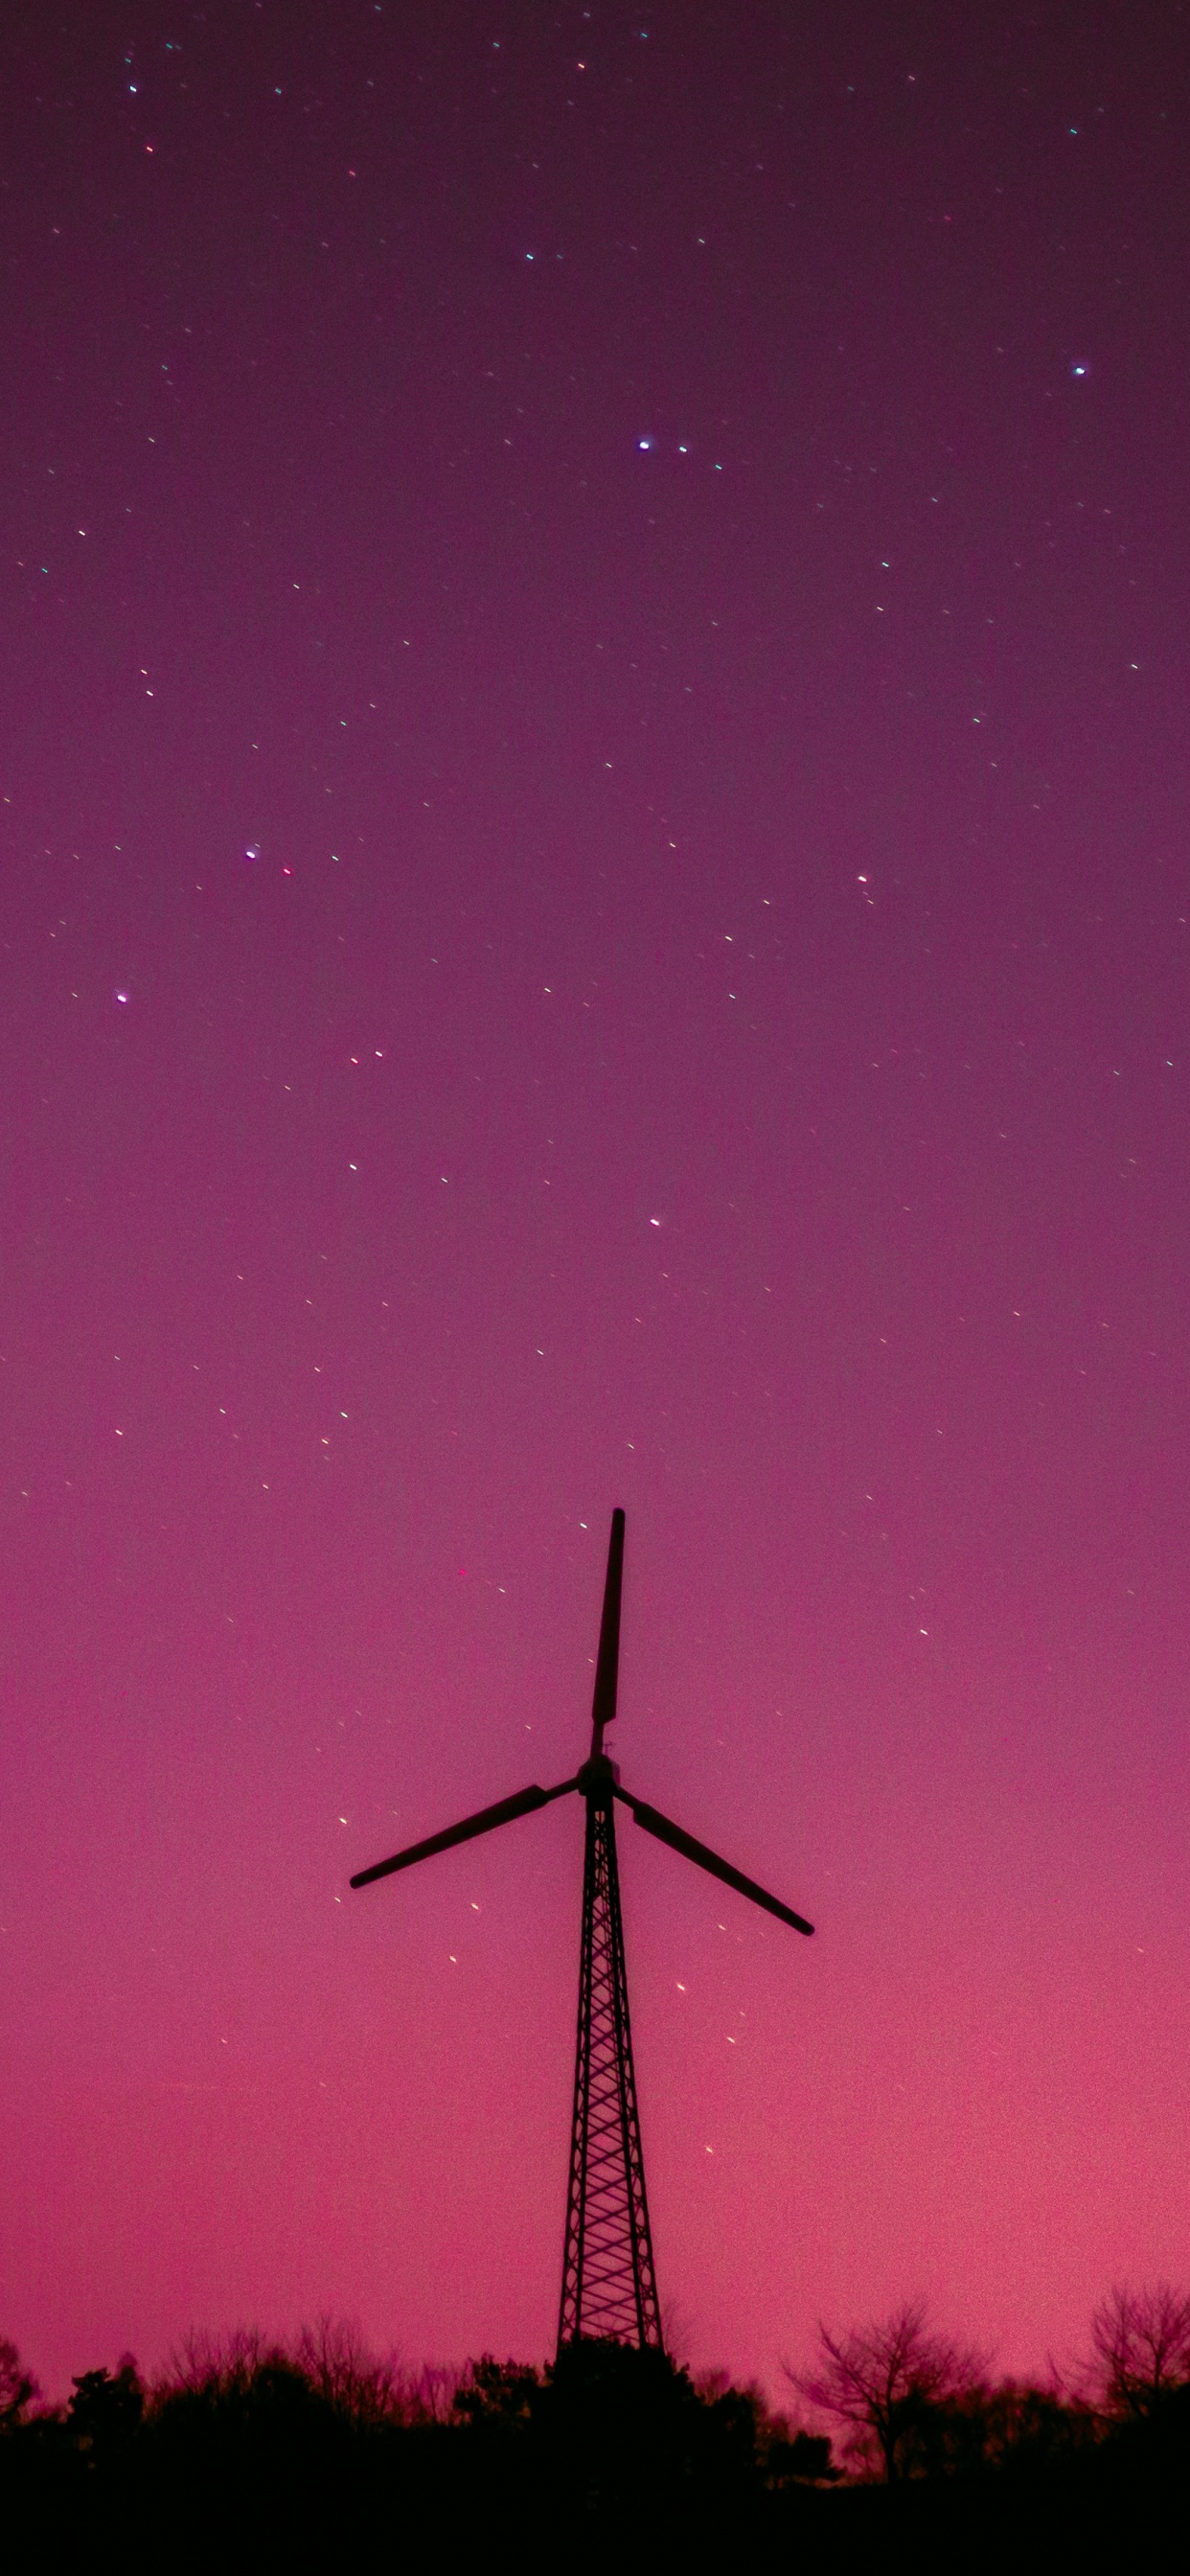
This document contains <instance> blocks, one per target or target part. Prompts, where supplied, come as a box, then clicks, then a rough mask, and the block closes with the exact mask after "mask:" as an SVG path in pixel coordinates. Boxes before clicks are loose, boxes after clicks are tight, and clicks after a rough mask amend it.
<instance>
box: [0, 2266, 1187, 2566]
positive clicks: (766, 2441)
mask: <svg viewBox="0 0 1190 2576" xmlns="http://www.w3.org/2000/svg"><path fill="white" fill-rule="evenodd" d="M786 2376H787V2379H788V2380H789V2382H790V2386H791V2398H792V2411H791V2412H790V2413H788V2414H787V2413H780V2412H774V2411H773V2410H772V2409H771V2408H770V2407H769V2405H768V2404H767V2403H766V2401H765V2400H764V2398H763V2396H762V2394H761V2392H760V2391H759V2390H758V2389H756V2388H754V2387H746V2388H738V2387H734V2386H732V2385H731V2384H730V2383H729V2382H728V2381H727V2379H726V2378H725V2377H723V2376H718V2377H704V2378H701V2379H696V2378H692V2377H691V2375H690V2374H689V2373H688V2372H687V2371H685V2370H683V2369H682V2368H680V2367H679V2366H678V2365H676V2364H675V2363H673V2362H671V2361H670V2360H669V2359H667V2358H666V2356H664V2355H663V2354H661V2353H658V2352H638V2351H636V2350H633V2349H630V2348H628V2347H626V2346H623V2345H618V2344H612V2343H596V2342H590V2343H584V2344H580V2345H575V2346H571V2347H569V2348H567V2349H566V2350H564V2351H563V2352H562V2353H561V2355H560V2356H559V2358H558V2361H557V2362H556V2363H555V2364H553V2365H551V2366H548V2367H546V2368H545V2369H544V2370H538V2369H536V2368H533V2367H531V2366H529V2365H524V2364H519V2363H515V2362H511V2361H509V2362H499V2361H497V2360H495V2359H493V2357H492V2356H491V2355H485V2356H484V2357H483V2358H482V2359H481V2360H479V2361H476V2362H471V2363H468V2364H467V2365H466V2367H465V2368H464V2369H462V2370H461V2371H447V2370H440V2369H431V2368H422V2369H419V2370H416V2371H411V2370H409V2369H408V2368H406V2367H403V2366H402V2365H401V2364H400V2363H399V2362H397V2361H396V2360H393V2359H387V2360H384V2359H377V2358H376V2357H375V2356H374V2355H373V2354H371V2353H370V2352H369V2351H368V2350H367V2349H366V2348H365V2346H364V2345H363V2343H362V2342H361V2340H360V2338H359V2337H358V2336H357V2335H356V2334H355V2333H354V2332H353V2331H351V2330H350V2329H348V2328H345V2327H342V2326H334V2325H331V2324H329V2323H323V2324H322V2325H321V2326H319V2327H318V2328H316V2329H314V2330H308V2331H306V2332H304V2333H303V2334H302V2335H300V2336H299V2337H298V2338H297V2339H296V2341H295V2342H293V2343H291V2344H288V2345H285V2344H280V2343H275V2342H269V2341H267V2340H266V2339H265V2338H264V2337H262V2336H260V2335H256V2334H238V2335H235V2336H233V2337H232V2338H230V2339H229V2340H227V2341H225V2342H223V2343H215V2342H213V2341H211V2340H209V2339H206V2338H201V2337H196V2338H194V2339H192V2340H191V2342H190V2343H189V2344H188V2345H187V2346H186V2347H185V2349H184V2350H183V2351H182V2352H181V2353H180V2354H178V2355H176V2356H175V2357H174V2359H173V2361H172V2362H171V2364H170V2365H169V2367H168V2368H167V2369H166V2370H165V2371H164V2372H163V2373H162V2374H161V2375H160V2376H159V2377H158V2378H156V2379H155V2380H153V2381H152V2382H151V2383H148V2384H146V2382H145V2381H144V2380H143V2379H142V2377H141V2375H140V2373H139V2371H138V2369H137V2366H136V2363H135V2362H134V2361H133V2360H132V2359H131V2358H130V2357H127V2356H126V2357H125V2358H124V2359H123V2360H121V2361H120V2362H119V2363H118V2364H117V2365H116V2367H115V2368H114V2369H110V2370H109V2369H103V2370H92V2371H87V2372H84V2373H82V2374H81V2375H80V2376H79V2377H78V2378H77V2379H76V2380H75V2381H74V2383H73V2389H72V2394H71V2397H70V2400H69V2402H68V2403H67V2404H66V2405H64V2406H49V2405H46V2404H44V2403H43V2402H42V2400H41V2398H40V2394H39V2391H38V2390H37V2388H36V2386H35V2384H34V2381H33V2379H32V2377H31V2375H30V2374H29V2373H28V2372H27V2371H25V2370H23V2369H22V2366H21V2362H20V2357H19V2355H18V2353H17V2350H16V2348H15V2347H14V2346H13V2345H12V2344H6V2343H0V2524H2V2527H3V2529H4V2530H5V2532H6V2534H7V2536H8V2540H9V2544H10V2551H11V2559H12V2563H13V2564H17V2563H19V2558H18V2551H19V2549H20V2546H21V2534H22V2533H23V2534H24V2536H25V2537H24V2546H25V2550H26V2554H27V2557H28V2563H30V2564H33V2563H34V2562H35V2561H36V2562H38V2563H44V2561H45V2558H46V2556H47V2554H50V2553H52V2551H53V2549H54V2548H55V2547H57V2548H58V2549H59V2551H62V2550H64V2549H68V2548H74V2549H76V2550H79V2551H82V2550H84V2549H87V2550H93V2549H95V2548H97V2547H98V2548H102V2547H104V2546H107V2547H109V2548H110V2547H116V2548H118V2549H119V2550H120V2552H121V2553H122V2558H123V2563H125V2564H139V2563H140V2560H141V2559H142V2558H143V2559H144V2560H145V2562H146V2563H148V2561H149V2560H150V2559H152V2560H153V2562H154V2563H158V2562H159V2561H160V2560H161V2559H162V2558H166V2557H167V2558H169V2559H170V2561H171V2562H172V2563H174V2564H187V2563H190V2562H191V2561H193V2563H195V2564H198V2563H202V2564H204V2565H209V2564H210V2563H211V2560H212V2558H213V2557H214V2556H215V2554H216V2553H218V2555H219V2556H220V2557H222V2558H223V2559H224V2560H229V2561H230V2563H231V2564H239V2563H245V2564H246V2563H247V2562H248V2560H249V2559H250V2558H252V2557H254V2556H259V2555H261V2554H263V2555H264V2557H265V2560H266V2563H271V2562H272V2561H273V2560H274V2559H275V2558H277V2557H278V2556H279V2554H280V2552H281V2551H282V2549H285V2550H287V2551H289V2552H291V2553H293V2554H296V2555H297V2557H298V2558H299V2560H300V2559H301V2558H302V2557H304V2556H307V2555H316V2554H318V2553H320V2552H321V2553H323V2554H326V2553H327V2552H330V2553H331V2563H337V2560H338V2558H339V2557H340V2555H342V2554H343V2553H345V2552H346V2551H347V2550H348V2549H349V2548H351V2547H353V2546H362V2545H368V2546H373V2547H374V2546H379V2547H381V2548H382V2550H383V2554H384V2558H385V2561H386V2563H388V2564H393V2565H397V2566H399V2565H400V2564H401V2563H402V2559H403V2558H405V2557H407V2558H408V2559H409V2561H410V2563H414V2562H416V2563H419V2564H420V2563H422V2562H423V2560H424V2559H425V2558H426V2556H427V2553H429V2552H431V2551H432V2552H435V2553H436V2554H437V2555H438V2557H439V2558H444V2559H445V2561H446V2563H450V2560H451V2558H452V2557H453V2556H455V2555H457V2556H459V2557H460V2558H461V2556H462V2554H463V2553H464V2552H467V2553H468V2554H470V2553H473V2552H474V2551H475V2550H476V2549H483V2550H484V2551H490V2550H491V2548H492V2546H493V2545H494V2544H495V2543H497V2542H499V2543H502V2544H505V2545H507V2544H513V2543H515V2545H517V2546H518V2548H519V2549H520V2550H521V2552H522V2554H528V2555H530V2556H533V2555H535V2554H540V2555H543V2556H544V2555H546V2554H549V2553H550V2552H551V2551H553V2550H554V2548H555V2547H556V2545H557V2543H558V2541H559V2539H560V2537H561V2536H562V2535H565V2537H566V2541H567V2546H568V2548H569V2550H570V2554H571V2557H572V2559H573V2558H575V2556H576V2553H577V2562H578V2563H582V2552H583V2546H584V2542H585V2540H590V2541H591V2542H593V2543H599V2544H602V2543H604V2542H606V2539H607V2538H608V2536H609V2535H611V2534H614V2533H615V2532H617V2531H620V2530H622V2529H624V2528H627V2527H629V2526H630V2527H631V2530H632V2531H633V2533H634V2534H635V2535H636V2538H637V2540H638V2541H639V2540H640V2539H642V2538H643V2537H644V2536H646V2535H648V2534H650V2533H651V2534H652V2535H653V2536H654V2537H655V2538H658V2539H661V2538H664V2539H665V2540H667V2541H668V2542H669V2543H670V2544H671V2545H675V2546H676V2545H677V2544H679V2543H683V2544H685V2543H688V2544H689V2545H690V2547H691V2548H692V2549H694V2548H695V2547H696V2545H698V2544H701V2543H706V2542H708V2541H710V2540H711V2539H713V2538H714V2537H715V2536H716V2535H718V2536H720V2537H727V2536H730V2538H731V2540H732V2541H733V2543H734V2544H735V2546H736V2548H737V2550H738V2548H739V2546H740V2545H741V2544H742V2543H744V2542H746V2543H747V2546H748V2549H749V2552H750V2557H751V2563H754V2564H757V2565H760V2564H765V2563H769V2562H770V2560H771V2561H772V2563H774V2564H775V2563H777V2562H778V2561H781V2560H783V2559H784V2558H786V2556H787V2554H788V2551H789V2549H790V2548H791V2547H794V2548H796V2549H799V2550H800V2551H801V2554H802V2559H803V2563H804V2564H805V2565H807V2566H809V2567H813V2566H815V2565H816V2564H818V2563H819V2562H820V2561H821V2563H822V2564H823V2565H824V2566H825V2565H828V2564H829V2565H831V2566H836V2565H844V2566H845V2565H847V2564H848V2563H850V2557H851V2554H852V2552H854V2554H855V2556H856V2558H857V2562H858V2561H865V2560H866V2559H867V2558H868V2557H869V2555H870V2553H871V2551H872V2550H873V2548H879V2547H880V2546H882V2545H886V2544H888V2543H889V2542H891V2541H892V2540H893V2539H894V2538H895V2537H896V2536H898V2535H899V2536H900V2537H901V2539H902V2540H903V2541H904V2542H906V2543H911V2545H912V2546H913V2547H914V2549H915V2550H916V2551H917V2553H918V2556H919V2558H922V2559H928V2558H929V2556H930V2552H931V2541H934V2542H936V2544H937V2552H938V2555H939V2558H940V2559H944V2558H946V2557H947V2555H948V2554H949V2553H951V2552H953V2550H954V2549H955V2548H956V2547H963V2546H966V2547H968V2548H969V2547H970V2546H971V2545H972V2543H973V2542H974V2541H975V2540H976V2539H977V2538H981V2539H983V2540H986V2541H989V2542H990V2540H991V2538H992V2536H993V2535H998V2537H999V2543H1000V2545H1002V2546H1015V2545H1021V2544H1023V2543H1024V2541H1025V2540H1026V2538H1030V2539H1033V2540H1034V2541H1036V2542H1037V2544H1038V2545H1039V2546H1041V2545H1043V2542H1044V2540H1045V2535H1046V2534H1047V2533H1048V2535H1049V2541H1050V2544H1052V2545H1053V2546H1055V2547H1057V2546H1059V2545H1061V2544H1062V2543H1065V2544H1066V2545H1068V2546H1072V2545H1074V2543H1075V2541H1076V2540H1078V2539H1080V2538H1081V2539H1087V2540H1089V2539H1091V2538H1092V2537H1094V2538H1096V2539H1100V2540H1102V2539H1103V2538H1104V2537H1105V2536H1106V2534H1107V2532H1108V2530H1109V2529H1110V2527H1111V2526H1112V2525H1113V2523H1117V2524H1118V2525H1119V2528H1120V2534H1121V2539H1122V2540H1123V2539H1124V2538H1125V2537H1127V2538H1130V2539H1131V2540H1132V2541H1133V2543H1135V2540H1136V2536H1137V2534H1138V2532H1139V2531H1140V2530H1141V2529H1142V2527H1143V2524H1144V2520H1145V2517H1146V2515H1147V2513H1148V2512H1149V2511H1150V2510H1151V2511H1152V2512H1153V2514H1154V2515H1155V2516H1156V2517H1157V2518H1158V2520H1159V2518H1160V2515H1161V2514H1162V2513H1164V2512H1166V2511H1167V2510H1168V2509H1169V2505H1170V2501H1171V2492H1172V2490H1175V2489H1176V2491H1177V2504H1178V2509H1179V2510H1180V2509H1181V2506H1182V2504H1183V2502H1184V2496H1185V2488H1186V2481H1187V2477H1188V2475H1190V2297H1187V2296H1185V2295H1183V2294H1182V2293H1180V2292H1177V2291H1175V2290H1173V2289H1171V2288H1169V2287H1167V2286H1164V2285H1158V2286H1156V2287H1153V2288H1149V2289H1143V2290H1138V2291H1132V2290H1127V2289H1117V2290H1114V2291H1113V2292H1112V2293H1111V2295H1110V2296H1109V2297H1108V2298H1107V2299H1105V2300H1104V2301H1103V2303H1102V2305H1101V2306H1100V2307H1099V2309H1098V2310H1097V2311H1096V2314H1095V2317H1094V2319H1093V2321H1092V2326H1091V2334H1090V2339H1089V2345H1088V2350H1087V2354H1086V2356H1085V2359H1084V2361H1083V2363H1082V2364H1081V2365H1080V2366H1079V2367H1078V2368H1077V2369H1075V2370H1074V2371H1072V2372H1070V2373H1068V2374H1067V2375H1066V2376H1065V2378H1059V2377H1058V2376H1057V2375H1056V2374H1051V2375H1050V2377H1049V2378H1048V2380H1047V2381H1045V2382H1044V2383H1035V2384H1034V2383H1024V2382H1021V2381H1017V2380H1007V2379H998V2378H996V2376H995V2375H994V2373H993V2372H992V2370H991V2368H990V2366H989V2362H988V2359H987V2357H986V2356H984V2355H980V2354H978V2353H976V2352H974V2351H971V2350H970V2349H968V2348H966V2347H964V2346H961V2345H959V2344H957V2343H956V2342H954V2341H953V2340H952V2339H950V2338H949V2337H947V2336H945V2335H944V2334H942V2333H940V2332H939V2331H938V2330H937V2329H936V2328H935V2327H934V2325H933V2324H932V2322H931V2320H930V2318H929V2316H928V2314H927V2312H926V2309H925V2307H924V2305H922V2304H921V2303H908V2304H905V2305H903V2306H901V2307H900V2308H899V2309H897V2310H896V2311H895V2312H894V2313H893V2314H892V2315H891V2316H889V2317H887V2318H885V2319H881V2320H876V2321H874V2322H872V2323H869V2324H866V2325H862V2326H853V2327H851V2328H848V2329H847V2330H846V2331H844V2332H835V2331H834V2330H832V2329H828V2328H826V2327H823V2328H821V2329H820V2333H819V2351H818V2357H817V2360H816V2363H815V2365H814V2367H813V2368H812V2369H810V2370H809V2371H806V2372H795V2371H793V2370H789V2371H787V2373H786ZM807 2407H809V2408H811V2409H812V2410H813V2415H814V2421H813V2423H811V2424H807V2423H805V2422H801V2421H799V2420H798V2410H801V2411H803V2412H804V2410H805V2409H806V2408H807ZM824 2419H825V2421H826V2422H827V2423H829V2425H830V2427H831V2431H830V2432H829V2433H828V2432H825V2431H823V2429H822V2425H823V2422H824ZM836 2453H837V2456H836Z"/></svg>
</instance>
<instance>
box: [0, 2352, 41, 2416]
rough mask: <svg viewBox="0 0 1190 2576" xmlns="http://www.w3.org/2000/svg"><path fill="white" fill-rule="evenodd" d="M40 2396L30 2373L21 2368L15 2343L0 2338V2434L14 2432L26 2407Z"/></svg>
mask: <svg viewBox="0 0 1190 2576" xmlns="http://www.w3.org/2000/svg"><path fill="white" fill-rule="evenodd" d="M40 2395H41V2390H40V2389H39V2387H38V2385H37V2381H36V2380H35V2379H34V2377H33V2374H32V2372H31V2371H28V2370H25V2369H24V2368H23V2367H22V2364H21V2356H20V2354H19V2352H18V2351H17V2348H16V2345H15V2343H9V2342H7V2341H6V2340H5V2339H4V2338H3V2337H0V2433H11V2432H15V2431H16V2428H17V2425H18V2424H19V2423H20V2421H21V2418H22V2416H23V2415H24V2413H25V2409H26V2407H28V2406H31V2405H32V2403H33V2400H34V2398H35V2397H40Z"/></svg>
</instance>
